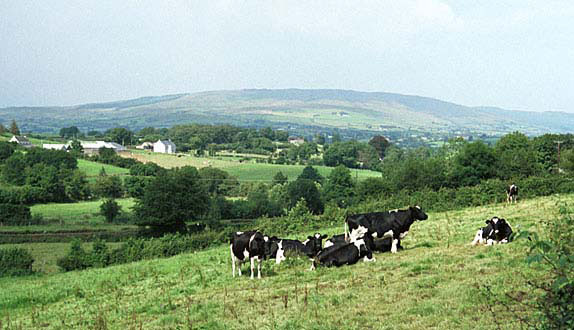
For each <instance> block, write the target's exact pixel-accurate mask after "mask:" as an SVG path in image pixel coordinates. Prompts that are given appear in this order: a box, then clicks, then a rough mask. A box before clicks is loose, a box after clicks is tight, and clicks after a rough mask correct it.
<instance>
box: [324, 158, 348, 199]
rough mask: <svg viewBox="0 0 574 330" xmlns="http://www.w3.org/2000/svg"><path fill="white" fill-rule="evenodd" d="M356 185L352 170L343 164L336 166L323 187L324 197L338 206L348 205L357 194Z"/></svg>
mask: <svg viewBox="0 0 574 330" xmlns="http://www.w3.org/2000/svg"><path fill="white" fill-rule="evenodd" d="M354 188H355V185H354V183H353V179H352V178H351V171H349V169H348V168H346V167H345V166H343V165H339V166H337V167H335V168H334V169H333V170H332V171H331V173H330V174H329V176H328V177H327V183H325V187H324V188H323V197H324V198H325V200H326V201H327V202H328V203H329V202H333V203H335V204H337V206H338V207H343V208H345V207H347V206H349V205H351V204H352V202H353V198H354V195H355V190H354Z"/></svg>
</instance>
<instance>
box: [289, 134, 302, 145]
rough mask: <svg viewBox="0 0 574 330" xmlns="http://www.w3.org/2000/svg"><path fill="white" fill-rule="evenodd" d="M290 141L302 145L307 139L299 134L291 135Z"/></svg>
mask: <svg viewBox="0 0 574 330" xmlns="http://www.w3.org/2000/svg"><path fill="white" fill-rule="evenodd" d="M289 143H291V144H294V145H297V146H298V145H300V144H303V143H305V140H304V139H303V138H302V137H299V136H290V137H289Z"/></svg>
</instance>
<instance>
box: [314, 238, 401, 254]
mask: <svg viewBox="0 0 574 330" xmlns="http://www.w3.org/2000/svg"><path fill="white" fill-rule="evenodd" d="M365 237H368V236H363V237H361V238H365ZM392 242H393V240H392V239H391V238H384V239H375V240H374V239H370V240H365V243H367V246H368V247H369V249H371V251H373V252H389V251H391V247H392ZM341 243H347V241H345V234H339V235H333V236H331V238H329V239H328V240H327V241H325V248H328V247H330V246H333V245H337V244H341ZM402 249H403V247H402V246H401V240H400V239H399V241H398V243H397V251H398V250H402Z"/></svg>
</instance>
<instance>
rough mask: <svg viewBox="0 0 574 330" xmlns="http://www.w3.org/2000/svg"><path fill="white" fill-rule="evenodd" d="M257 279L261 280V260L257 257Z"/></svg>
mask: <svg viewBox="0 0 574 330" xmlns="http://www.w3.org/2000/svg"><path fill="white" fill-rule="evenodd" d="M257 278H258V279H261V259H260V258H259V257H257Z"/></svg>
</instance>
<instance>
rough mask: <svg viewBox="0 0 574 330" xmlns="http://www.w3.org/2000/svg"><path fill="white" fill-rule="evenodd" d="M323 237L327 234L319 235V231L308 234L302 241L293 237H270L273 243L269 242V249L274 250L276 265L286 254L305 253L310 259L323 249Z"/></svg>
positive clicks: (285, 257)
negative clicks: (311, 234)
mask: <svg viewBox="0 0 574 330" xmlns="http://www.w3.org/2000/svg"><path fill="white" fill-rule="evenodd" d="M325 238H327V235H321V234H320V233H316V234H315V235H313V236H308V237H307V239H306V240H305V241H303V242H301V241H298V240H294V239H277V238H272V239H270V240H273V239H274V243H273V242H272V243H271V244H272V246H271V248H270V249H269V250H270V251H271V252H272V251H273V250H276V253H275V263H276V264H278V265H279V264H280V263H281V262H282V261H284V260H286V259H287V256H288V255H298V256H302V255H305V256H307V257H309V258H310V259H312V258H313V257H315V256H316V255H317V253H319V252H321V250H322V249H323V240H324V239H325ZM274 244H276V246H277V247H276V249H275V247H274V246H273V245H274Z"/></svg>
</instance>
